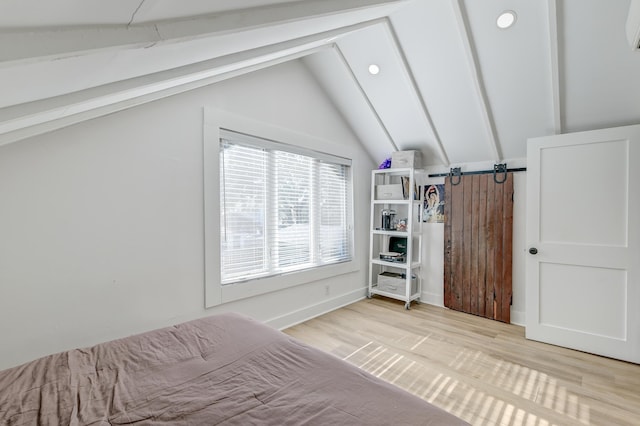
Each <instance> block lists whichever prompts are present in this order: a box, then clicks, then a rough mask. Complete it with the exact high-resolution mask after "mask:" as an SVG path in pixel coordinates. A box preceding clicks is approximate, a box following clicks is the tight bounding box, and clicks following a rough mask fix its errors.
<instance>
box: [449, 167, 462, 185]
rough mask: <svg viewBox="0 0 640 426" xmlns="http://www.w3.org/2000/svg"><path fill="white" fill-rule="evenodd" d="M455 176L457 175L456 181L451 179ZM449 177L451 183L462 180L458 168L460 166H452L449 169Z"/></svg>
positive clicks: (458, 182) (457, 183) (458, 183)
mask: <svg viewBox="0 0 640 426" xmlns="http://www.w3.org/2000/svg"><path fill="white" fill-rule="evenodd" d="M455 176H457V177H458V180H457V181H456V180H455V179H453V178H454V177H455ZM449 178H451V185H453V186H456V185H460V181H462V172H461V170H460V167H453V168H451V169H449Z"/></svg>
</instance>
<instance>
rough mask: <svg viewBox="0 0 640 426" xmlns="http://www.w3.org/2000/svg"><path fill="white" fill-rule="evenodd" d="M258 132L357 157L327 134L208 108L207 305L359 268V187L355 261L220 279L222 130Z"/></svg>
mask: <svg viewBox="0 0 640 426" xmlns="http://www.w3.org/2000/svg"><path fill="white" fill-rule="evenodd" d="M223 129H228V130H231V131H234V132H238V133H244V134H248V135H256V136H259V137H260V138H264V139H268V140H274V141H278V142H281V143H283V144H287V145H291V146H299V147H300V148H302V149H303V150H316V151H317V150H318V147H322V150H323V151H324V152H326V153H327V154H329V155H335V156H339V157H346V158H353V156H352V155H353V154H352V153H351V151H350V150H349V148H345V147H344V146H341V145H339V144H337V143H332V142H328V141H325V140H321V139H318V138H315V137H312V136H309V135H305V134H302V133H298V132H295V131H292V130H288V129H284V128H282V127H277V126H273V125H269V124H266V123H262V122H258V121H254V120H251V119H247V118H245V117H240V116H236V115H233V114H229V113H226V112H222V111H218V110H214V109H209V108H205V109H204V128H203V142H204V146H203V149H204V164H203V167H204V230H205V232H204V234H205V235H204V237H205V238H204V246H205V247H204V248H205V250H204V254H205V258H204V266H205V307H212V306H216V305H220V304H223V303H228V302H232V301H234V300H239V299H243V298H247V297H252V296H257V295H260V294H266V293H270V292H273V291H277V290H282V289H286V288H290V287H294V286H299V285H302V284H307V283H310V282H313V281H318V280H322V279H326V278H331V277H334V276H338V275H342V274H348V273H351V272H355V271H357V270H358V260H357V253H356V251H355V244H354V241H355V238H354V230H353V210H354V207H355V206H354V200H353V198H354V197H353V193H352V191H351V192H350V197H351V200H350V202H351V206H352V208H351V216H352V217H350V220H349V223H350V224H351V225H350V232H351V238H350V242H351V253H352V258H351V260H350V261H346V262H341V263H334V264H330V265H325V266H319V267H314V268H311V269H306V270H301V271H293V272H290V273H286V274H281V275H277V276H270V277H262V278H256V279H251V280H247V281H240V282H236V283H233V284H225V285H222V284H221V280H220V254H221V253H220V247H221V245H220V204H219V203H220V164H219V162H220V136H221V130H223ZM351 187H352V188H353V182H351Z"/></svg>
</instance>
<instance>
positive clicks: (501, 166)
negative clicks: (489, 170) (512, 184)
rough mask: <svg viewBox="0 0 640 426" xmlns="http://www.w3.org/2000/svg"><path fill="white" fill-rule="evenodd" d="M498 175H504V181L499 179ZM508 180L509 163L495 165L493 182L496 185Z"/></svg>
mask: <svg viewBox="0 0 640 426" xmlns="http://www.w3.org/2000/svg"><path fill="white" fill-rule="evenodd" d="M498 173H502V179H501V180H499V179H498ZM505 180H507V163H504V164H494V165H493V181H494V182H495V183H504V181H505Z"/></svg>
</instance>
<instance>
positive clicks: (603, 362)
mask: <svg viewBox="0 0 640 426" xmlns="http://www.w3.org/2000/svg"><path fill="white" fill-rule="evenodd" d="M284 332H285V333H287V334H289V335H291V336H294V337H296V338H297V339H300V340H302V341H304V342H306V343H308V344H310V345H312V346H315V347H317V348H320V349H322V350H325V351H327V352H330V353H332V354H334V355H336V356H338V357H340V358H342V359H345V360H347V361H348V362H351V363H352V364H355V365H357V366H358V367H360V368H362V369H364V370H366V371H368V372H370V373H372V374H374V375H375V376H379V377H381V378H382V379H384V380H386V381H388V382H391V383H394V384H395V385H397V386H399V387H401V388H404V389H405V390H407V391H409V392H411V393H413V394H415V395H418V396H419V397H421V398H423V399H425V400H427V401H429V402H431V403H432V404H434V405H437V406H439V407H441V408H443V409H445V410H447V411H448V412H450V413H452V414H454V415H456V416H458V417H460V418H462V419H464V420H466V421H467V422H469V423H471V424H473V425H512V426H520V425H526V426H530V425H531V426H547V425H562V426H565V425H603V426H609V425H620V426H623V425H640V365H636V364H631V363H625V362H622V361H616V360H612V359H608V358H603V357H598V356H595V355H590V354H585V353H582V352H577V351H572V350H570V349H565V348H560V347H556V346H552V345H547V344H543V343H539V342H533V341H529V340H526V339H525V338H524V328H522V327H519V326H515V325H508V324H504V323H500V322H497V321H491V320H488V319H485V318H481V317H476V316H473V315H469V314H464V313H461V312H456V311H452V310H448V309H444V308H439V307H435V306H431V305H424V304H422V305H412V307H411V310H409V311H406V310H405V309H404V308H403V303H402V302H397V301H393V300H390V299H385V298H379V297H374V298H373V299H370V300H363V301H360V302H357V303H354V304H352V305H349V306H347V307H344V308H342V309H338V310H336V311H333V312H330V313H328V314H325V315H323V316H320V317H318V318H314V319H312V320H310V321H307V322H304V323H302V324H299V325H296V326H294V327H291V328H288V329H286V330H284Z"/></svg>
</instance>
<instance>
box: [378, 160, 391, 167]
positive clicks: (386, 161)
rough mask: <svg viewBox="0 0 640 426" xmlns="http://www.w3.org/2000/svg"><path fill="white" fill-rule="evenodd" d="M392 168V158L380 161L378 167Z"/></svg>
mask: <svg viewBox="0 0 640 426" xmlns="http://www.w3.org/2000/svg"><path fill="white" fill-rule="evenodd" d="M390 168H391V158H387V159H386V160H384V161H383V162H382V163H380V166H379V167H378V169H390Z"/></svg>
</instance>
